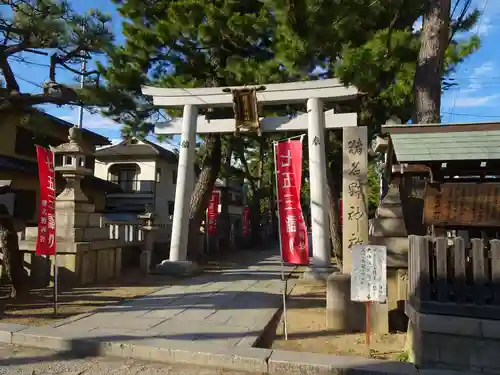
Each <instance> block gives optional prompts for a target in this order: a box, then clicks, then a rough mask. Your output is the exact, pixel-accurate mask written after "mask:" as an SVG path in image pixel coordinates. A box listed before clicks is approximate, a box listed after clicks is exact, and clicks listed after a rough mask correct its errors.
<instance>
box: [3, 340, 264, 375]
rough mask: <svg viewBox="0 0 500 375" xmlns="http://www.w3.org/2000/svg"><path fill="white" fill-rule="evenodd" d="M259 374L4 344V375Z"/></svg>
mask: <svg viewBox="0 0 500 375" xmlns="http://www.w3.org/2000/svg"><path fill="white" fill-rule="evenodd" d="M27 374H29V375H42V374H43V375H103V374H106V375H167V374H168V375H257V374H256V373H254V374H251V373H247V372H240V371H235V370H229V371H221V370H220V369H216V368H210V367H200V366H192V365H180V364H165V363H153V362H145V361H139V360H134V359H130V358H125V359H124V358H110V357H89V358H79V357H75V356H66V355H60V353H58V352H54V351H50V350H46V349H38V348H26V347H23V348H20V347H17V346H13V345H0V375H27Z"/></svg>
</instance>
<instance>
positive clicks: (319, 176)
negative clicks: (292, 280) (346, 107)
mask: <svg viewBox="0 0 500 375" xmlns="http://www.w3.org/2000/svg"><path fill="white" fill-rule="evenodd" d="M244 88H248V87H243V86H241V87H231V88H230V90H228V89H227V88H222V87H210V88H157V87H149V86H145V87H143V88H142V93H143V94H144V95H149V96H152V97H153V103H154V105H156V106H158V107H164V108H173V107H183V117H182V118H175V119H173V120H172V121H170V122H168V123H166V124H164V125H161V126H157V127H156V128H155V133H156V134H169V135H174V134H181V142H180V153H179V165H178V171H177V184H176V191H175V206H174V216H173V225H172V235H171V243H170V259H169V260H168V261H164V262H163V264H165V263H167V262H181V263H184V262H185V261H186V257H187V243H188V241H187V239H188V228H189V219H188V214H189V211H188V210H189V203H190V198H191V193H192V191H193V187H194V174H193V173H192V168H193V165H194V163H195V146H196V134H197V133H232V132H234V131H235V120H234V119H222V120H210V121H207V120H206V118H205V116H198V109H199V108H214V107H232V106H233V95H232V94H231V90H233V89H236V90H238V89H244ZM223 90H224V91H223ZM228 91H229V92H228ZM357 95H358V90H357V89H356V88H355V87H352V86H350V87H346V86H344V85H343V84H341V83H340V82H339V81H338V80H336V79H326V80H318V81H305V82H292V83H280V84H269V85H266V89H265V91H258V92H257V101H258V103H259V105H261V104H262V105H266V104H268V105H276V104H292V103H303V102H305V101H307V113H305V114H301V115H298V116H297V117H295V118H292V119H290V118H289V117H271V118H263V119H262V120H261V124H260V127H261V131H262V132H279V131H300V130H306V129H307V134H308V140H309V143H310V145H309V175H310V196H311V220H312V247H313V261H312V266H313V270H314V273H322V274H324V273H326V272H329V268H330V267H331V256H330V244H329V227H328V224H329V218H328V196H327V190H326V186H327V185H326V184H327V181H326V159H325V143H324V136H325V131H324V130H325V128H327V129H331V128H344V145H347V144H350V143H352V140H357V139H358V135H359V134H357V133H356V132H354V133H352V134H348V133H346V131H347V129H352V130H358V129H359V130H361V129H363V130H364V132H362V133H361V138H360V139H361V140H362V146H363V151H364V157H366V146H367V145H366V129H365V128H357V114H356V113H341V114H335V113H334V112H333V110H330V111H327V112H324V111H323V102H325V101H344V100H349V99H353V98H355V97H356V96H357ZM363 133H364V137H363ZM351 138H352V139H351ZM349 139H351V141H349ZM349 142H350V143H349ZM358 146H359V144H358ZM346 150H347V148H346ZM344 154H346V152H344ZM351 154H353V153H351ZM345 160H346V157H345V156H344V161H345ZM358 164H359V163H358ZM363 165H364V170H361V175H360V174H359V171H357V172H358V173H357V174H356V175H355V177H356V178H359V179H363V180H364V179H366V163H361V165H359V166H360V167H361V168H362V169H363ZM348 172H349V171H347V170H346V167H345V166H344V185H345V183H346V182H345V180H346V179H345V176H346V175H347V174H349V173H348ZM350 175H351V176H353V175H352V173H351V174H350ZM360 181H361V180H360ZM361 186H364V183H363V181H361ZM347 190H348V189H347V186H344V191H347ZM361 195H363V194H361ZM356 196H357V197H358V198H359V197H360V194H359V191H358V194H356V195H355V197H356ZM364 196H366V194H364ZM349 198H353V195H352V194H351V195H346V193H344V202H345V200H346V199H349ZM351 203H352V199H351ZM344 206H345V204H344ZM362 210H363V208H362ZM343 212H344V214H343V215H344V227H345V223H346V221H347V220H348V217H347V216H348V215H347V213H346V210H345V209H344V210H343ZM365 216H366V215H365ZM349 218H350V219H352V215H349ZM357 228H358V230H357V231H356V232H357V234H358V236H357V237H356V238H358V241H359V238H360V236H359V233H358V232H359V221H358V225H357ZM349 232H351V230H349ZM362 232H366V236H365V235H364V234H362V236H361V237H367V234H368V225H367V222H366V231H364V230H363V231H362ZM352 234H354V233H352ZM349 236H351V237H352V235H351V233H349ZM366 240H367V238H366ZM347 242H348V243H349V244H352V243H356V242H353V240H352V239H351V240H349V241H348V238H347V234H344V248H346V243H347ZM358 243H359V242H358ZM344 253H345V251H344ZM344 258H345V255H344ZM349 258H350V256H349ZM349 264H350V261H349ZM330 271H331V270H330ZM349 271H350V266H349Z"/></svg>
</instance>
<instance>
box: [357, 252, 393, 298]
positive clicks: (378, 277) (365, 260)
mask: <svg viewBox="0 0 500 375" xmlns="http://www.w3.org/2000/svg"><path fill="white" fill-rule="evenodd" d="M351 251H352V272H351V301H356V302H378V303H385V302H386V301H387V248H386V247H385V246H380V245H352V247H351Z"/></svg>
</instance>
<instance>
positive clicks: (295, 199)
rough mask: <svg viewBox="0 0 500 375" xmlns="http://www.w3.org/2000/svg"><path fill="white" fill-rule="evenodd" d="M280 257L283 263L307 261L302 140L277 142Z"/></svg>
mask: <svg viewBox="0 0 500 375" xmlns="http://www.w3.org/2000/svg"><path fill="white" fill-rule="evenodd" d="M274 147H275V149H274V152H275V161H276V179H277V184H276V185H277V199H278V213H279V218H280V238H281V256H282V258H283V262H284V263H292V264H308V263H309V249H308V241H307V226H306V223H305V220H304V216H303V215H302V207H301V204H300V189H301V182H302V141H300V140H288V141H284V142H278V143H275V146H274Z"/></svg>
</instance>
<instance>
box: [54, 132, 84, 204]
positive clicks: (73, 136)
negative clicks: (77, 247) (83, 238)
mask: <svg viewBox="0 0 500 375" xmlns="http://www.w3.org/2000/svg"><path fill="white" fill-rule="evenodd" d="M68 140H69V142H66V143H63V144H61V145H59V146H57V147H53V148H52V152H54V159H55V165H54V167H55V171H56V172H60V173H61V175H62V176H63V178H64V179H65V180H66V186H65V188H64V190H63V191H62V192H61V194H59V195H58V197H57V202H73V203H74V204H78V203H81V204H80V207H79V210H81V211H87V212H92V211H94V207H93V205H91V204H90V203H89V200H88V198H87V197H86V196H85V194H84V193H83V190H82V188H81V180H82V179H83V178H84V177H85V176H87V175H92V170H91V169H89V168H87V167H86V160H87V157H88V156H91V155H92V150H91V149H90V148H88V147H86V146H85V145H84V144H83V142H82V139H81V130H80V129H78V128H77V127H72V128H71V129H70V130H69V136H68Z"/></svg>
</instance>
